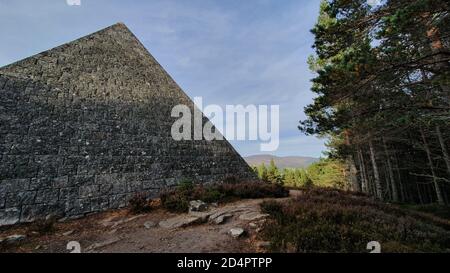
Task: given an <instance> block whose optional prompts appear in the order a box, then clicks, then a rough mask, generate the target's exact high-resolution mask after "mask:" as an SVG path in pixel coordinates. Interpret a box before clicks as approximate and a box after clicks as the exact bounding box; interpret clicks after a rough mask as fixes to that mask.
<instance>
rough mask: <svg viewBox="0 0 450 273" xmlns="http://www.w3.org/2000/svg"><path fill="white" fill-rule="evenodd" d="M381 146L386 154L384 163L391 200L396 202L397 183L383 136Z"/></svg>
mask: <svg viewBox="0 0 450 273" xmlns="http://www.w3.org/2000/svg"><path fill="white" fill-rule="evenodd" d="M383 146H384V153H385V155H386V163H387V169H388V174H389V181H390V184H391V189H392V201H394V202H396V203H397V202H398V190H397V185H396V184H395V178H394V171H393V170H392V163H391V158H390V156H389V151H388V148H387V144H386V140H385V139H384V137H383Z"/></svg>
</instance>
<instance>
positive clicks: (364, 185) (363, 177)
mask: <svg viewBox="0 0 450 273" xmlns="http://www.w3.org/2000/svg"><path fill="white" fill-rule="evenodd" d="M358 158H359V168H360V175H361V188H362V192H364V193H369V181H368V180H367V172H366V163H365V162H364V156H363V153H362V151H361V148H360V149H358Z"/></svg>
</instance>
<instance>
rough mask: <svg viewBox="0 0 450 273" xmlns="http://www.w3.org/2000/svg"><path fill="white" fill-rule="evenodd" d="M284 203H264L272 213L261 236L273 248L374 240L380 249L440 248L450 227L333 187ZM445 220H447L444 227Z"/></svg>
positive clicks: (338, 248)
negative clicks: (269, 242) (378, 243)
mask: <svg viewBox="0 0 450 273" xmlns="http://www.w3.org/2000/svg"><path fill="white" fill-rule="evenodd" d="M304 191H305V193H304V194H303V195H301V196H299V197H298V198H296V199H294V200H290V201H289V202H284V203H276V202H265V203H262V204H261V209H262V210H263V211H264V212H265V213H268V214H270V215H271V217H270V220H269V221H268V222H267V223H266V225H265V227H264V231H263V233H262V235H261V236H262V237H263V239H264V240H268V241H271V251H273V252H352V253H353V252H368V250H366V246H367V243H368V242H370V241H378V242H380V243H381V245H382V251H383V252H412V251H414V252H442V251H448V249H449V248H450V232H449V231H447V230H446V228H445V227H443V226H442V225H443V223H442V222H440V224H441V226H438V225H435V224H434V223H433V222H430V221H425V220H423V218H422V217H420V218H418V217H416V215H415V214H414V213H411V212H409V211H407V210H402V209H399V208H396V207H392V206H388V205H384V204H381V203H377V202H374V201H372V200H370V199H368V198H367V197H365V196H358V195H353V194H351V193H349V192H345V191H339V190H333V189H317V188H315V189H309V190H308V189H304ZM448 228H449V224H448V223H447V229H448Z"/></svg>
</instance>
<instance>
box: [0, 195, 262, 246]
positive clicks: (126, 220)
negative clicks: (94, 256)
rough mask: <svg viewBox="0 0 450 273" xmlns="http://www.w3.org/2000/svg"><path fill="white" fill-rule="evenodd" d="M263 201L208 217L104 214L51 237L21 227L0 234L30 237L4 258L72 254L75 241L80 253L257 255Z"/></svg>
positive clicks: (70, 223)
mask: <svg viewBox="0 0 450 273" xmlns="http://www.w3.org/2000/svg"><path fill="white" fill-rule="evenodd" d="M262 201H263V199H257V200H243V201H239V202H235V203H231V204H227V205H224V206H221V207H213V208H210V209H209V210H208V212H206V213H205V212H202V213H192V214H183V215H180V214H172V213H168V212H166V211H164V210H156V211H153V212H151V213H148V214H143V215H130V214H129V213H128V211H127V210H119V211H115V212H106V213H101V214H96V215H92V216H88V217H86V218H83V219H79V220H73V221H68V222H63V223H57V224H56V226H55V230H54V231H52V232H51V233H50V234H48V235H41V234H39V233H38V232H35V231H33V226H30V225H28V226H22V227H17V228H14V229H8V230H3V231H0V238H2V237H3V238H6V237H7V236H10V235H13V234H20V235H26V238H25V239H23V240H22V241H20V242H17V243H15V244H14V245H8V246H7V247H3V249H0V252H70V251H69V250H67V244H68V243H69V242H71V241H76V242H78V243H79V244H80V246H81V252H133V253H135V252H146V253H151V252H157V253H214V252H220V253H226V252H257V251H258V249H256V247H255V241H254V238H255V235H256V234H257V233H258V232H259V230H260V226H261V224H262V222H263V221H264V218H265V215H262V214H261V212H260V207H259V204H260V203H261V202H262ZM221 216H222V217H221ZM222 218H223V219H222ZM221 220H223V222H222V223H220V224H217V223H216V222H220V221H221ZM235 228H242V229H243V230H244V231H245V233H244V234H242V236H239V237H237V238H236V237H233V236H232V235H231V234H230V230H231V229H235Z"/></svg>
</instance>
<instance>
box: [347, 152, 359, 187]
mask: <svg viewBox="0 0 450 273" xmlns="http://www.w3.org/2000/svg"><path fill="white" fill-rule="evenodd" d="M348 164H349V166H350V181H351V182H352V188H353V191H356V192H361V186H360V184H359V183H358V177H357V173H358V171H357V170H356V166H355V160H354V159H353V156H349V158H348Z"/></svg>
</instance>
